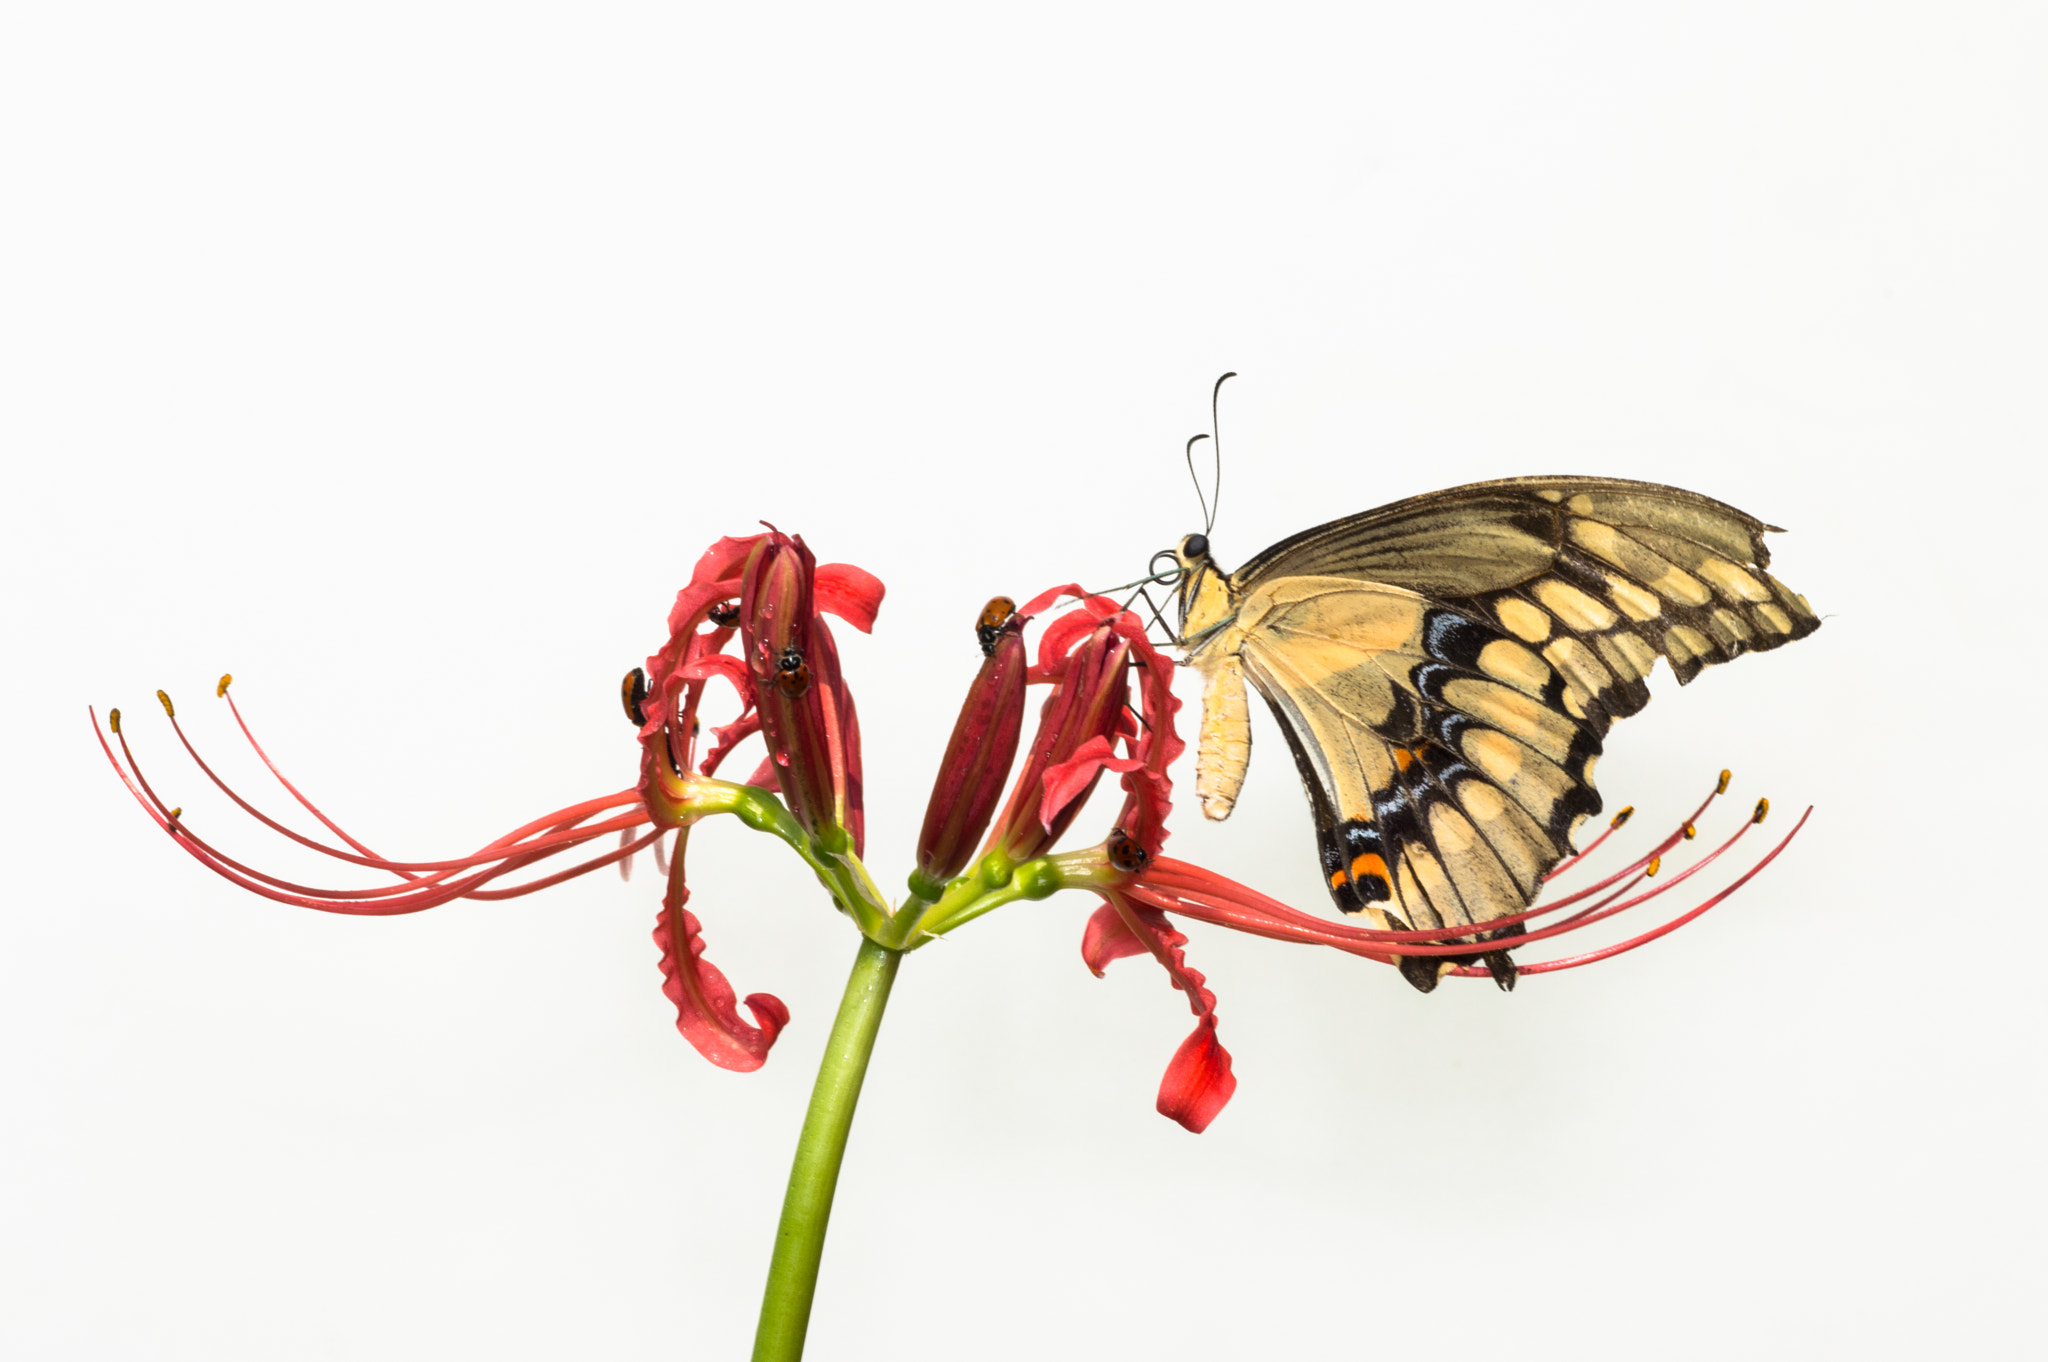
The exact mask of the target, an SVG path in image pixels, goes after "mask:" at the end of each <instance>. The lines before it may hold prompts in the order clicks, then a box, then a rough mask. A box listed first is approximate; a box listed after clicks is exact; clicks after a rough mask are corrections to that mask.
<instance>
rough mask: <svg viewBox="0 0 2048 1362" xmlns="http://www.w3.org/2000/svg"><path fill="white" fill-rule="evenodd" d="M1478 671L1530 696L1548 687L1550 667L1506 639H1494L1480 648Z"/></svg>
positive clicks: (1520, 646)
mask: <svg viewBox="0 0 2048 1362" xmlns="http://www.w3.org/2000/svg"><path fill="white" fill-rule="evenodd" d="M1479 670H1481V671H1483V672H1485V673H1486V674H1487V675H1488V676H1490V677H1492V678H1493V679H1494V680H1496V681H1505V682H1507V683H1508V684H1509V685H1510V686H1513V687H1514V688H1515V689H1516V690H1523V691H1527V692H1528V693H1529V694H1531V695H1541V694H1543V688H1544V687H1545V686H1547V685H1549V684H1550V668H1549V667H1548V666H1546V665H1544V662H1543V659H1542V658H1540V657H1538V656H1536V654H1534V653H1532V652H1530V651H1529V650H1528V649H1527V648H1524V647H1523V646H1522V645H1521V644H1519V643H1516V642H1514V641H1512V640H1510V639H1504V638H1497V639H1495V640H1494V641H1493V642H1491V643H1489V644H1487V645H1486V646H1485V647H1484V648H1482V649H1480V650H1479Z"/></svg>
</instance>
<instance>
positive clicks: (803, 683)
mask: <svg viewBox="0 0 2048 1362" xmlns="http://www.w3.org/2000/svg"><path fill="white" fill-rule="evenodd" d="M816 573H817V560H816V559H815V558H813V557H812V555H811V551H810V549H808V548H807V547H805V545H804V541H803V540H802V539H801V538H797V539H791V538H790V537H789V536H788V535H786V534H783V533H782V532H781V531H780V530H772V531H770V533H768V534H766V535H764V536H763V537H762V539H761V542H760V543H759V544H758V545H756V546H755V548H754V551H753V553H752V554H751V555H750V556H749V557H748V559H747V569H746V575H745V577H744V579H743V580H742V583H741V587H740V625H741V630H742V636H743V642H744V648H745V655H746V666H747V671H748V674H749V675H750V676H751V677H752V679H753V683H754V693H755V697H756V703H757V704H758V705H759V707H760V712H761V732H762V736H763V737H764V738H765V739H766V741H767V744H768V752H769V759H770V760H771V761H773V762H774V764H775V778H776V782H777V784H778V785H779V786H780V788H781V791H782V797H783V800H784V802H786V803H787V804H788V805H789V811H790V812H791V813H792V814H794V815H795V816H796V819H797V821H798V822H799V823H801V824H803V826H804V828H805V830H806V831H808V832H809V833H811V835H812V836H814V837H817V838H818V839H819V840H820V841H821V842H823V843H825V844H826V846H827V847H828V848H831V849H833V850H840V849H843V846H833V844H834V843H835V842H841V843H844V844H850V845H851V846H852V847H853V849H854V851H855V853H856V854H858V852H859V850H860V845H859V843H860V828H861V821H862V820H861V806H860V729H859V725H858V722H857V721H856V720H855V718H854V712H853V701H852V697H851V696H850V695H849V694H848V693H847V690H846V683H845V679H844V677H842V676H841V674H840V671H839V652H838V649H837V648H835V647H834V646H833V643H832V635H831V631H830V630H829V629H827V628H826V626H825V623H824V621H822V620H820V619H818V618H816V616H815V614H814V613H813V612H814V599H813V588H814V582H815V578H816Z"/></svg>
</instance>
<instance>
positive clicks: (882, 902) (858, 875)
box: [688, 776, 892, 941]
mask: <svg viewBox="0 0 2048 1362" xmlns="http://www.w3.org/2000/svg"><path fill="white" fill-rule="evenodd" d="M688 807H689V809H690V811H691V812H692V813H695V814H700V815H702V814H713V813H730V814H734V815H736V816H737V817H738V818H739V820H740V821H741V822H742V823H744V824H746V825H747V826H748V827H750V828H752V829H753V830H754V831H756V832H765V833H769V834H771V835H773V836H776V837H780V838H781V839H782V840H783V841H784V842H787V843H788V844H789V846H790V848H791V849H792V850H794V851H795V852H796V854H797V855H799V856H801V857H803V858H804V863H805V864H806V865H808V866H810V868H811V870H812V871H813V872H814V873H815V874H816V875H817V877H818V879H819V881H820V882H821V883H822V884H824V886H825V888H826V889H828V890H830V891H831V893H832V897H833V898H834V899H836V900H837V901H838V902H839V904H840V906H841V907H843V908H844V909H845V910H846V911H847V913H848V914H850V915H851V916H852V918H853V920H854V922H855V923H856V924H857V925H858V926H859V927H860V930H861V935H863V936H865V937H868V938H869V939H871V940H878V941H886V940H888V939H889V936H890V933H891V930H892V929H891V927H890V925H889V916H890V915H889V905H888V901H887V900H886V899H884V898H883V897H882V891H881V889H880V888H879V887H877V886H876V884H875V881H874V878H873V877H872V876H870V875H869V874H868V870H867V867H866V866H864V865H862V864H861V862H860V858H859V857H857V856H855V855H854V854H853V853H852V852H851V851H848V850H844V849H842V850H838V851H831V850H827V849H826V848H824V847H822V846H820V845H819V844H818V840H817V839H816V838H814V837H812V836H811V835H810V834H809V833H807V832H805V831H804V828H803V824H801V823H799V822H797V821H796V815H795V814H793V813H791V812H790V811H789V806H788V805H786V804H784V803H783V802H782V801H781V800H779V799H777V798H776V797H775V796H774V795H772V794H769V793H768V792H767V791H766V790H757V789H755V788H754V787H753V786H751V785H735V784H733V783H732V782H731V781H728V780H714V779H712V778H710V777H708V776H694V777H692V778H691V780H690V794H689V799H688ZM839 835H840V840H841V841H842V842H844V841H845V834H844V833H843V832H842V833H840V834H839Z"/></svg>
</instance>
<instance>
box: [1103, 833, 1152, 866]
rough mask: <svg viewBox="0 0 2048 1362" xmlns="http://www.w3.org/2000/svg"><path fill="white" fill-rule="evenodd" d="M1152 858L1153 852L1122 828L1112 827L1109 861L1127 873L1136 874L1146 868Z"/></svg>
mask: <svg viewBox="0 0 2048 1362" xmlns="http://www.w3.org/2000/svg"><path fill="white" fill-rule="evenodd" d="M1151 859H1152V853H1151V852H1149V851H1147V850H1145V848H1143V847H1141V846H1139V845H1138V843H1137V841H1136V839H1134V838H1133V837H1132V836H1131V835H1130V834H1129V833H1127V832H1125V831H1124V830H1123V829H1122V828H1112V829H1111V830H1110V834H1109V863H1110V864H1111V865H1113V866H1115V867H1116V868H1117V869H1118V870H1121V871H1123V872H1124V874H1126V875H1135V874H1137V873H1138V872H1139V871H1140V870H1143V869H1144V868H1145V863H1146V862H1148V861H1150V860H1151Z"/></svg>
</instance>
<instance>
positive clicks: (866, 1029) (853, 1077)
mask: <svg viewBox="0 0 2048 1362" xmlns="http://www.w3.org/2000/svg"><path fill="white" fill-rule="evenodd" d="M902 960H903V954H902V952H900V951H893V950H890V949H889V948H888V947H887V946H879V945H876V944H875V943H874V942H873V941H870V940H868V939H867V938H866V937H862V938H861V943H860V954H859V955H857V956H855V957H854V960H853V974H852V976H851V977H850V978H848V979H847V981H846V996H845V997H844V998H842V999H840V1001H839V1016H838V1018H837V1019H836V1020H834V1021H833V1023H832V1036H831V1039H829V1040H827V1041H826V1042H825V1058H824V1059H823V1060H822V1061H821V1062H820V1063H819V1065H818V1082H817V1085H816V1086H815V1087H813V1088H812V1089H811V1105H810V1109H809V1110H808V1111H806V1112H805V1113H804V1129H803V1134H802V1135H800V1136H798V1137H797V1142H796V1160H795V1162H793V1163H792V1164H791V1165H790V1169H789V1190H788V1192H786V1193H785V1194H784V1195H783V1198H782V1223H781V1224H780V1225H779V1226H778V1227H777V1228H776V1231H775V1256H774V1257H773V1258H772V1259H770V1261H769V1264H768V1289H767V1291H766V1292H764V1293H763V1294H762V1297H761V1324H760V1327H759V1328H758V1329H757V1330H756V1331H755V1333H754V1362H798V1359H799V1358H801V1357H802V1356H803V1355H804V1333H805V1331H806V1330H808V1329H809V1328H810V1324H811V1298H812V1297H813V1296H814V1295H816V1294H817V1290H818V1263H819V1260H820V1259H822V1258H823V1257H824V1254H825V1227H826V1224H827V1222H828V1221H830V1219H831V1217H832V1193H833V1192H834V1190H836V1189H837V1187H838V1185H839V1163H840V1160H841V1159H842V1158H844V1157H845V1155H846V1136H847V1132H848V1131H849V1130H850V1129H851V1128H852V1126H853V1109H854V1106H855V1105H856V1104H857V1103H858V1102H859V1101H860V1085H861V1080H862V1079H864V1078H866V1077H867V1072H868V1056H869V1055H870V1054H871V1053H873V1051H874V1048H875V1035H876V1033H877V1032H879V1031H880V1030H881V1029H882V1010H883V1009H884V1008H885V1007H887V1006H888V1004H889V989H890V986H891V985H892V984H894V983H895V982H896V967H897V965H898V964H900V963H901V962H902Z"/></svg>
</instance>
